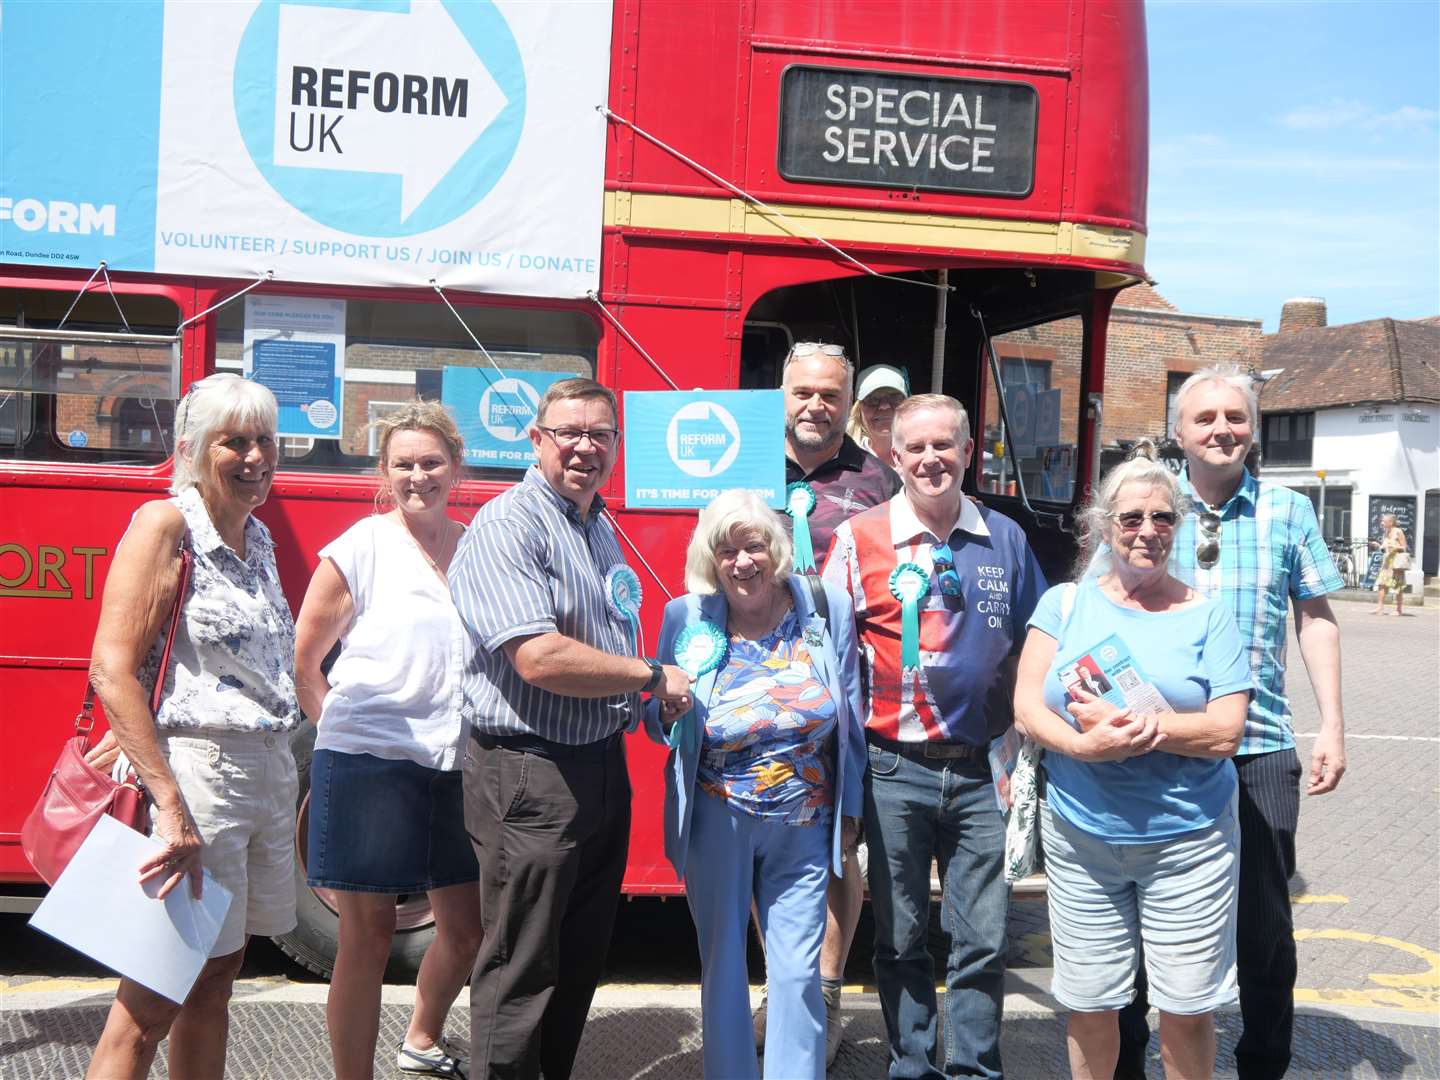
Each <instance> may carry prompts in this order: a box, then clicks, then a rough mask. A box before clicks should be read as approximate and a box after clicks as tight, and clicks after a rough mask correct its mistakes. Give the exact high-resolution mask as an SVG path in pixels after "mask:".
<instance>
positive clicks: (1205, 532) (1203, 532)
mask: <svg viewBox="0 0 1440 1080" xmlns="http://www.w3.org/2000/svg"><path fill="white" fill-rule="evenodd" d="M1195 561H1196V562H1197V563H1199V564H1200V567H1201V569H1203V570H1209V569H1210V568H1211V567H1212V566H1214V565H1215V564H1216V563H1217V562H1219V561H1220V515H1219V514H1217V513H1215V511H1213V510H1207V511H1205V513H1203V514H1201V515H1200V537H1199V539H1198V540H1196V542H1195Z"/></svg>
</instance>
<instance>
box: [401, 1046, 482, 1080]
mask: <svg viewBox="0 0 1440 1080" xmlns="http://www.w3.org/2000/svg"><path fill="white" fill-rule="evenodd" d="M395 1067H396V1068H397V1069H399V1070H400V1071H401V1072H403V1073H409V1074H410V1075H411V1076H454V1077H459V1080H467V1077H468V1076H469V1071H470V1054H469V1052H468V1051H467V1049H466V1048H465V1047H464V1046H463V1045H461V1044H460V1043H459V1042H458V1040H456V1041H451V1040H450V1039H447V1038H446V1037H445V1036H444V1035H441V1036H440V1038H439V1040H438V1041H437V1042H436V1043H435V1045H434V1046H432V1047H430V1049H429V1050H417V1049H415V1047H413V1046H411V1045H410V1044H409V1043H407V1042H402V1043H401V1044H400V1050H399V1052H398V1053H397V1054H396V1055H395Z"/></svg>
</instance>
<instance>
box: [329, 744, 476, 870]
mask: <svg viewBox="0 0 1440 1080" xmlns="http://www.w3.org/2000/svg"><path fill="white" fill-rule="evenodd" d="M308 843H309V851H308V853H307V859H306V871H307V876H306V881H307V883H308V884H309V885H310V886H311V888H323V889H339V890H341V891H348V892H377V893H395V894H399V893H419V892H427V891H429V890H430V889H442V888H444V887H446V886H447V885H463V884H465V883H466V882H471V881H478V880H479V879H480V868H479V866H478V864H477V863H476V862H475V853H474V851H473V850H472V849H471V847H470V838H469V836H467V835H466V833H465V809H464V797H463V794H462V792H461V787H460V772H459V771H458V770H455V771H451V772H441V771H440V770H438V769H429V768H426V767H425V766H424V765H417V764H416V763H415V762H413V761H391V760H389V759H386V758H379V757H375V756H374V755H372V754H344V753H340V752H339V751H336V750H317V751H315V756H314V757H313V758H312V759H311V762H310V829H309V834H308Z"/></svg>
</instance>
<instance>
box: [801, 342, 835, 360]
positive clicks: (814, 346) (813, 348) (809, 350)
mask: <svg viewBox="0 0 1440 1080" xmlns="http://www.w3.org/2000/svg"><path fill="white" fill-rule="evenodd" d="M816 353H819V354H820V355H822V356H844V355H845V346H844V345H825V344H823V343H821V342H819V341H797V342H796V343H795V344H794V345H792V346H791V347H790V357H791V359H792V360H793V359H796V358H798V357H801V356H814V355H815V354H816Z"/></svg>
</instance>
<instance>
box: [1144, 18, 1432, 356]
mask: <svg viewBox="0 0 1440 1080" xmlns="http://www.w3.org/2000/svg"><path fill="white" fill-rule="evenodd" d="M1146 10H1147V15H1148V26H1149V39H1150V210H1149V230H1150V237H1149V247H1148V251H1147V254H1146V260H1145V263H1146V269H1147V270H1149V272H1150V274H1151V276H1152V277H1154V278H1155V279H1156V283H1157V288H1158V289H1159V290H1160V292H1161V293H1162V294H1163V295H1164V296H1165V297H1166V298H1167V299H1168V300H1170V301H1171V303H1173V304H1175V305H1176V306H1177V307H1179V308H1181V309H1182V310H1184V311H1190V312H1197V313H1205V314H1211V315H1243V316H1248V317H1252V318H1263V319H1264V320H1265V330H1266V332H1273V331H1274V329H1275V327H1276V324H1277V322H1278V320H1279V316H1280V306H1281V304H1282V303H1284V301H1285V300H1287V299H1289V298H1290V297H1294V296H1322V297H1324V298H1325V300H1326V301H1327V303H1328V307H1329V318H1330V323H1331V324H1332V325H1336V324H1340V323H1348V322H1358V321H1360V320H1363V319H1374V318H1380V317H1382V316H1386V315H1389V316H1394V317H1396V318H1418V317H1420V316H1423V315H1436V314H1440V126H1437V121H1440V74H1437V69H1440V4H1437V3H1436V2H1435V0H1416V2H1413V3H1380V2H1369V0H1367V2H1364V3H1298V2H1297V3H1260V2H1253V3H1214V2H1209V3H1175V2H1165V0H1151V2H1150V3H1149V4H1148V5H1147V9H1146Z"/></svg>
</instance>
